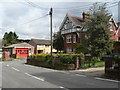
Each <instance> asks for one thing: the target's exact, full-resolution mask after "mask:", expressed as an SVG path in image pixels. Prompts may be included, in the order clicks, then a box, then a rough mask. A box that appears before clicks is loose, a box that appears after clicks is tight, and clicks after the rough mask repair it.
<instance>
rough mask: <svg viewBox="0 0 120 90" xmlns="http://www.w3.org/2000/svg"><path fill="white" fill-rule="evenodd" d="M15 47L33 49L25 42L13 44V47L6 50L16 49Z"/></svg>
mask: <svg viewBox="0 0 120 90" xmlns="http://www.w3.org/2000/svg"><path fill="white" fill-rule="evenodd" d="M14 47H33V46H32V45H30V44H28V43H25V42H24V43H18V44H12V45H10V46H7V47H5V48H14Z"/></svg>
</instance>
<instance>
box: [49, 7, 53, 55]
mask: <svg viewBox="0 0 120 90" xmlns="http://www.w3.org/2000/svg"><path fill="white" fill-rule="evenodd" d="M52 13H53V10H52V8H50V12H49V15H50V38H51V52H50V54H51V56H52V48H53V42H52Z"/></svg>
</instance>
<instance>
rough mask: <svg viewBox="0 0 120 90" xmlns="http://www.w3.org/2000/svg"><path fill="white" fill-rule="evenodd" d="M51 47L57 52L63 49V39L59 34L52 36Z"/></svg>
mask: <svg viewBox="0 0 120 90" xmlns="http://www.w3.org/2000/svg"><path fill="white" fill-rule="evenodd" d="M53 37H54V40H53V47H54V48H55V49H56V50H57V52H58V51H62V50H63V48H64V41H63V37H62V35H61V33H60V32H57V33H56V34H54V36H53Z"/></svg>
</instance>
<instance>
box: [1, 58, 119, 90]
mask: <svg viewBox="0 0 120 90" xmlns="http://www.w3.org/2000/svg"><path fill="white" fill-rule="evenodd" d="M25 63H26V60H16V61H6V62H3V63H2V88H59V89H63V90H72V88H118V81H116V80H110V79H103V78H99V77H91V76H89V75H88V76H87V75H85V74H83V73H78V71H76V72H77V73H76V72H73V71H69V72H68V71H59V70H53V69H47V68H42V67H36V66H31V65H26V64H25ZM91 71H92V69H91ZM79 72H80V71H79ZM84 72H85V70H84Z"/></svg>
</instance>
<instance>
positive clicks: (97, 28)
mask: <svg viewBox="0 0 120 90" xmlns="http://www.w3.org/2000/svg"><path fill="white" fill-rule="evenodd" d="M110 17H111V16H110V15H109V13H108V11H107V10H106V7H105V5H101V6H99V5H98V4H94V6H93V7H92V8H91V12H90V16H89V18H88V19H89V21H87V22H86V28H87V33H86V34H87V37H88V39H87V40H86V41H87V45H88V47H89V51H90V54H91V56H92V57H99V58H101V57H103V56H104V55H105V54H107V53H108V52H111V51H112V49H113V41H112V40H111V39H110V37H111V35H110V30H109V27H110V24H109V19H110Z"/></svg>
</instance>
